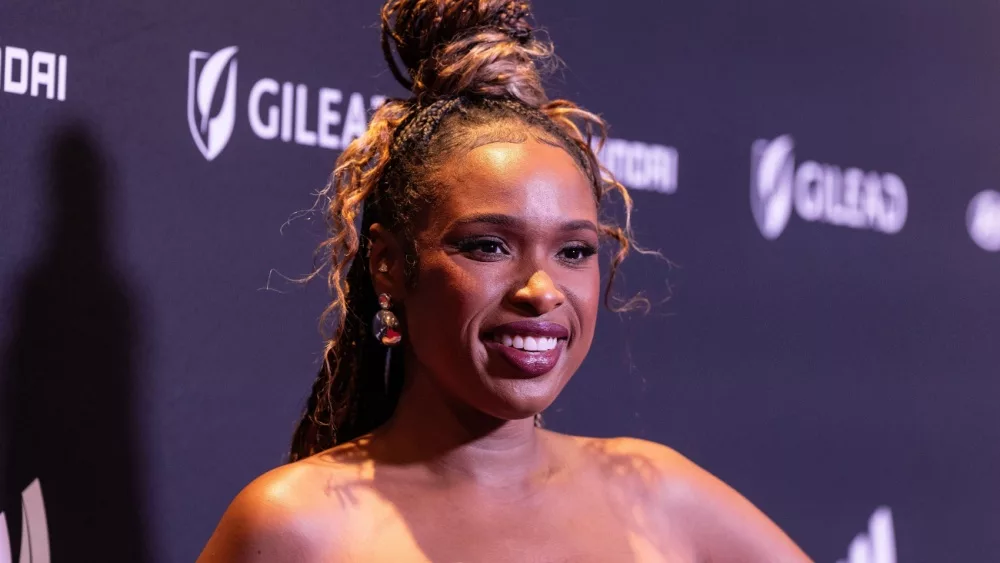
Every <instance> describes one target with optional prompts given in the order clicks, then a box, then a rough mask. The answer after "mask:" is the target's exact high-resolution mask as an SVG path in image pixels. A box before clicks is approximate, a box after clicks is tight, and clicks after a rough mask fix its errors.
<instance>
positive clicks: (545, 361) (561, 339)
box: [485, 320, 569, 377]
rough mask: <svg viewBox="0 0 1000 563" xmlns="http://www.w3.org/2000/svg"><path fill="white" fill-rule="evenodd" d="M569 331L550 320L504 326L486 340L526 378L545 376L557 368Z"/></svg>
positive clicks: (494, 331) (490, 346) (490, 348)
mask: <svg viewBox="0 0 1000 563" xmlns="http://www.w3.org/2000/svg"><path fill="white" fill-rule="evenodd" d="M567 338H569V330H568V329H567V328H566V327H564V326H562V325H561V324H558V323H553V322H549V321H532V320H525V321H516V322H513V323H508V324H505V325H500V326H498V327H496V328H494V329H493V331H492V333H490V334H489V335H488V337H486V338H485V340H486V347H487V349H489V350H492V351H495V352H496V353H498V354H499V355H500V356H501V357H502V358H504V360H506V361H507V362H508V363H509V364H510V365H511V366H513V367H514V368H516V369H517V370H518V372H519V374H522V376H523V377H538V376H541V375H544V374H546V373H548V372H550V371H552V368H554V367H555V366H556V364H557V363H558V362H559V357H560V356H561V355H562V351H563V348H564V347H565V342H566V339H567Z"/></svg>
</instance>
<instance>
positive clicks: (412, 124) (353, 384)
mask: <svg viewBox="0 0 1000 563" xmlns="http://www.w3.org/2000/svg"><path fill="white" fill-rule="evenodd" d="M381 19H382V26H381V34H382V50H383V54H384V56H385V60H386V62H387V63H388V65H389V69H390V71H391V72H392V74H393V76H394V77H395V78H396V79H397V80H398V81H399V82H400V83H401V84H403V85H404V86H405V87H406V88H408V89H409V90H410V92H411V96H410V97H409V98H407V99H389V100H387V101H386V102H385V103H384V104H383V105H381V106H380V107H379V108H378V109H377V110H376V111H375V113H374V115H373V116H372V119H371V122H370V123H369V126H368V129H367V130H366V131H365V133H364V134H363V135H362V136H360V137H358V138H357V139H355V140H354V141H353V142H351V143H350V144H349V145H348V146H347V148H346V149H344V151H343V153H342V154H341V155H340V157H339V158H338V159H337V163H336V166H335V168H334V170H333V173H332V175H331V178H330V181H329V182H328V184H327V186H326V188H325V189H324V190H323V191H322V192H321V193H320V196H321V200H322V201H324V202H326V204H325V205H326V215H327V221H328V223H329V228H330V237H329V238H328V239H327V240H325V241H324V242H323V243H322V244H321V245H320V247H319V249H318V251H317V252H318V255H319V256H320V257H321V258H322V259H323V261H324V262H325V265H326V266H328V274H327V282H328V284H329V286H330V290H331V293H332V302H331V303H330V304H329V306H328V307H327V308H326V310H325V311H324V312H323V314H322V316H321V318H320V326H321V327H322V330H323V332H324V335H328V337H327V338H326V345H325V348H324V361H323V365H322V367H321V368H320V370H319V374H318V375H317V377H316V380H315V382H314V383H313V386H312V393H311V395H310V397H309V400H308V403H307V405H306V408H305V412H304V414H303V415H302V418H301V420H300V421H299V423H298V426H297V428H296V430H295V434H294V436H293V438H292V445H291V452H290V455H289V461H296V460H299V459H303V458H305V457H308V456H311V455H313V454H315V453H318V452H321V451H323V450H326V449H328V448H330V447H333V446H335V445H337V444H341V443H344V442H348V441H350V440H353V439H355V438H357V437H359V436H362V435H364V434H367V433H368V432H371V431H372V430H374V429H375V428H377V427H378V426H380V425H381V424H382V423H384V422H385V421H387V420H388V419H389V417H390V416H391V415H392V413H393V411H394V410H395V407H396V403H397V402H398V399H399V395H400V393H401V390H402V385H403V360H402V358H401V357H399V358H397V359H394V360H393V361H391V362H389V366H388V367H386V361H387V358H386V349H385V348H384V347H383V346H382V345H381V344H380V343H379V342H378V339H377V338H375V336H374V334H373V333H372V330H371V329H370V327H369V323H370V321H371V319H372V317H373V316H374V315H375V314H376V313H377V312H378V310H379V307H378V302H377V298H376V295H375V289H374V284H373V279H372V273H371V271H370V269H369V263H368V251H369V244H370V241H369V240H368V238H367V236H365V235H366V234H367V232H368V229H369V228H370V226H371V225H372V224H374V223H380V224H383V225H385V226H386V228H388V229H389V230H390V231H392V232H396V233H402V234H403V235H404V236H402V237H401V238H402V240H404V241H408V242H407V244H408V245H409V247H408V248H406V249H405V252H406V254H407V260H406V267H405V268H404V272H405V275H406V278H407V283H414V281H415V273H416V270H417V262H416V255H417V252H416V248H415V246H414V245H415V243H413V241H414V240H415V237H414V236H413V233H412V232H411V230H412V228H413V223H414V218H415V217H416V216H417V213H418V212H419V211H421V210H422V209H425V208H426V206H427V205H428V204H430V203H431V202H432V201H433V198H434V194H435V191H434V182H433V179H432V175H433V172H434V171H435V170H438V169H439V167H440V166H441V165H442V163H443V162H444V161H445V159H447V158H448V157H449V156H450V155H452V154H455V153H456V151H460V150H463V149H464V150H469V149H471V148H473V147H475V146H478V145H482V144H486V143H490V142H497V141H507V142H521V141H524V140H526V139H528V138H529V137H530V138H534V139H535V140H538V141H540V142H545V143H548V144H550V145H554V146H558V147H561V148H563V149H564V150H566V152H567V153H568V154H569V155H570V156H572V157H573V159H574V160H575V161H576V163H577V165H578V166H579V168H580V170H581V171H582V172H583V173H584V174H585V175H586V177H587V178H588V180H589V181H590V183H591V184H592V185H593V192H594V199H595V202H596V204H597V205H598V206H600V205H601V203H602V202H603V201H604V200H605V199H606V197H607V196H609V195H610V194H611V193H617V194H619V196H620V197H621V199H622V204H623V206H624V212H625V221H624V227H621V226H618V225H616V224H614V223H605V222H602V223H601V225H600V226H599V228H600V231H601V234H602V236H604V237H606V238H610V239H611V240H613V241H614V242H615V243H617V247H618V249H617V251H616V252H615V253H614V255H613V256H612V257H611V268H610V276H609V279H608V282H607V287H606V288H605V291H604V301H605V305H606V306H608V307H609V308H610V309H612V310H614V311H623V310H626V309H631V308H632V307H633V306H634V305H635V304H636V303H637V302H645V300H644V299H642V298H639V297H637V298H634V299H632V300H630V301H628V302H626V303H625V304H624V305H623V306H619V307H616V306H613V305H612V304H611V301H610V300H611V285H612V282H613V281H614V278H615V274H616V272H617V270H618V267H619V265H620V264H621V262H622V260H624V259H625V257H626V255H627V254H628V253H629V251H630V249H637V250H639V251H642V252H645V251H643V250H642V249H638V248H637V247H636V246H635V243H634V241H633V238H632V232H631V223H630V218H631V210H632V200H631V198H630V197H629V194H628V191H627V190H626V189H625V187H624V186H622V185H621V184H620V183H619V182H617V181H616V180H615V179H614V178H613V177H612V176H611V174H610V173H609V172H608V171H607V170H606V169H605V168H604V167H603V166H601V164H600V163H599V162H598V159H597V156H596V154H595V149H596V150H600V147H601V146H603V143H604V139H605V136H606V126H605V123H604V121H603V120H602V119H601V118H600V117H598V116H597V115H595V114H593V113H590V112H588V111H585V110H583V109H581V108H580V107H578V106H576V105H575V104H573V103H572V102H569V101H567V100H549V99H548V97H547V96H546V94H545V89H544V88H543V87H542V73H543V72H544V71H547V70H549V69H550V68H551V67H552V65H553V64H554V62H555V60H556V59H555V58H554V55H553V46H552V44H551V42H549V41H545V40H542V39H540V38H539V37H537V33H536V32H535V31H534V30H533V27H532V25H531V23H530V21H529V20H530V6H529V4H528V2H524V1H516V0H388V1H387V2H386V3H385V5H384V6H383V7H382V18H381ZM393 47H394V48H395V54H396V55H397V56H398V58H399V60H400V61H401V62H402V65H403V67H404V68H403V69H401V68H400V67H399V65H397V63H396V59H395V57H394V55H393ZM359 215H360V217H361V227H360V230H359V229H358V228H357V226H356V223H357V220H358V218H359ZM318 271H319V270H317V271H315V272H314V275H315V274H316V273H318ZM645 303H646V304H647V305H648V302H645ZM536 423H537V424H540V419H539V418H538V417H536Z"/></svg>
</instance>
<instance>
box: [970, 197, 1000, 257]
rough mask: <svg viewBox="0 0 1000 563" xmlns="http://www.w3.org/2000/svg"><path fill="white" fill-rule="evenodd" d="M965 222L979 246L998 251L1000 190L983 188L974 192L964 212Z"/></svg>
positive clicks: (999, 244)
mask: <svg viewBox="0 0 1000 563" xmlns="http://www.w3.org/2000/svg"><path fill="white" fill-rule="evenodd" d="M965 224H966V226H967V227H968V228H969V236H971V237H972V240H973V241H975V243H976V244H978V245H979V247H980V248H982V249H983V250H987V251H989V252H998V251H1000V192H995V191H993V190H984V191H981V192H979V193H978V194H976V196H975V197H973V198H972V201H970V202H969V208H968V210H967V211H966V212H965Z"/></svg>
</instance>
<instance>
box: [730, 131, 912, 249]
mask: <svg viewBox="0 0 1000 563" xmlns="http://www.w3.org/2000/svg"><path fill="white" fill-rule="evenodd" d="M794 149H795V142H794V140H793V139H792V137H791V136H790V135H783V136H781V137H778V138H777V139H774V140H772V141H767V140H757V141H755V142H754V143H753V145H752V147H751V150H750V154H751V158H750V168H751V172H750V210H751V212H752V213H753V217H754V221H756V223H757V228H758V229H760V232H761V234H762V235H764V238H766V239H768V240H774V239H776V238H778V236H780V235H781V233H782V232H783V231H784V230H785V227H786V226H787V225H788V221H789V219H790V218H791V215H792V210H793V209H794V210H795V212H796V214H797V215H798V216H799V217H800V218H801V219H804V220H806V221H810V222H817V221H818V222H823V223H828V224H831V225H838V226H842V227H850V228H854V229H870V230H874V231H879V232H883V233H886V234H895V233H898V232H899V231H900V230H902V228H903V225H905V224H906V213H907V209H908V197H907V193H906V185H904V184H903V180H902V179H900V177H899V176H896V175H895V174H880V173H878V172H865V171H863V170H861V169H859V168H844V169H841V168H840V167H838V166H834V165H831V164H821V163H819V162H814V161H811V160H810V161H805V162H803V163H802V164H800V165H799V166H798V167H796V166H795V152H794Z"/></svg>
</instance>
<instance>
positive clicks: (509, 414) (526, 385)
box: [484, 378, 562, 420]
mask: <svg viewBox="0 0 1000 563" xmlns="http://www.w3.org/2000/svg"><path fill="white" fill-rule="evenodd" d="M546 379H547V378H536V379H528V380H524V379H521V380H501V381H499V382H496V384H495V387H494V389H493V393H492V395H493V397H492V401H491V402H492V405H490V406H491V407H492V408H488V409H484V410H485V411H486V412H488V413H489V414H491V415H493V416H495V417H497V418H501V419H504V420H520V419H524V418H531V417H533V416H535V415H536V414H538V413H540V412H542V411H544V410H545V409H547V408H549V406H550V405H551V404H552V403H553V402H554V401H555V400H556V397H557V396H558V395H559V391H560V390H561V389H562V385H560V384H559V381H558V380H556V379H555V378H553V379H552V380H549V381H546Z"/></svg>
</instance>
